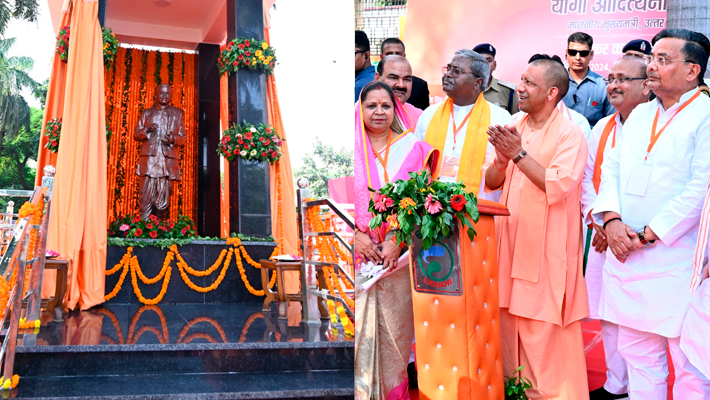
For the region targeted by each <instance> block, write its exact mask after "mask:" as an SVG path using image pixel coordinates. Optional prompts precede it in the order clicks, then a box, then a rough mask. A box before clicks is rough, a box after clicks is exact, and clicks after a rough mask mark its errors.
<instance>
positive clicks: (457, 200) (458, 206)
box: [451, 194, 466, 211]
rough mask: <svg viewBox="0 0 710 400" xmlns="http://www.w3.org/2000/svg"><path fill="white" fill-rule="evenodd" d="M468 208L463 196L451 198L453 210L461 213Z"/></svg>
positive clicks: (458, 195)
mask: <svg viewBox="0 0 710 400" xmlns="http://www.w3.org/2000/svg"><path fill="white" fill-rule="evenodd" d="M465 206H466V198H465V197H463V195H462V194H457V195H455V196H453V197H452V198H451V208H453V209H454V210H456V211H461V210H463V208H464V207H465Z"/></svg>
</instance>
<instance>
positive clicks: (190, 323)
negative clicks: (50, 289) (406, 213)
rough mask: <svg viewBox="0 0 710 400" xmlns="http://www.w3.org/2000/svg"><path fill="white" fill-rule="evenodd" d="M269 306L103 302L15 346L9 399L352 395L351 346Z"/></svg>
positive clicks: (334, 399)
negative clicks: (265, 309)
mask: <svg viewBox="0 0 710 400" xmlns="http://www.w3.org/2000/svg"><path fill="white" fill-rule="evenodd" d="M276 307H277V305H276V304H274V305H273V307H272V310H271V312H262V311H261V305H260V304H249V303H245V304H176V305H167V304H161V305H158V306H141V307H137V306H136V305H132V304H108V305H105V306H100V307H95V308H92V309H90V310H87V311H74V312H71V313H69V314H68V315H66V318H65V320H64V321H63V322H61V323H49V324H48V325H47V326H43V327H42V330H41V331H40V333H39V335H38V336H37V340H36V342H37V345H36V346H18V348H17V354H16V356H15V373H17V374H19V375H20V376H21V377H22V379H21V381H20V385H18V387H17V388H16V389H14V390H13V393H14V395H15V398H31V399H50V398H56V399H67V398H76V399H89V398H90V399H293V400H295V399H332V400H343V399H351V398H353V395H354V391H353V384H354V376H353V372H354V364H353V360H354V352H355V349H354V343H353V341H352V340H351V339H347V340H346V338H345V337H344V336H343V334H342V331H340V332H339V334H334V332H333V331H332V328H331V327H330V326H329V325H328V322H324V323H323V324H322V325H321V326H315V327H307V326H304V325H303V324H301V323H300V316H299V314H298V311H299V310H298V309H299V308H300V305H299V304H297V303H292V304H291V308H292V310H291V311H295V312H291V313H289V314H290V315H291V317H292V318H291V320H290V321H286V320H279V319H278V317H277V315H278V314H277V312H276Z"/></svg>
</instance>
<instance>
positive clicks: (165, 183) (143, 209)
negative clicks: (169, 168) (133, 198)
mask: <svg viewBox="0 0 710 400" xmlns="http://www.w3.org/2000/svg"><path fill="white" fill-rule="evenodd" d="M138 185H139V187H140V192H139V201H140V214H141V218H143V219H144V220H146V221H147V220H148V218H150V215H151V214H153V215H155V216H156V217H157V218H158V220H163V219H165V210H167V209H168V206H169V205H170V195H171V194H172V193H173V182H172V181H171V180H170V179H169V178H168V177H167V176H163V177H160V178H153V177H152V176H147V175H143V176H141V177H140V179H139V181H138Z"/></svg>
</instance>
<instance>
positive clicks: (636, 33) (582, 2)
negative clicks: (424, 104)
mask: <svg viewBox="0 0 710 400" xmlns="http://www.w3.org/2000/svg"><path fill="white" fill-rule="evenodd" d="M666 5H667V0H526V1H519V0H491V1H487V2H480V1H476V2H472V1H468V0H451V1H448V2H444V3H441V2H432V1H428V0H409V2H408V5H407V21H406V29H405V32H404V37H403V38H402V40H403V41H404V43H405V44H406V48H407V58H408V59H409V61H410V62H411V64H412V69H413V72H414V75H416V76H418V77H420V78H422V79H424V80H426V81H427V82H428V83H429V90H430V95H431V97H432V99H431V100H432V102H433V103H434V102H439V101H441V100H443V97H444V96H445V94H444V93H443V92H442V91H441V77H442V73H441V67H442V66H444V65H446V64H448V63H449V61H451V58H452V57H453V54H454V52H455V51H456V50H458V49H462V48H467V49H472V48H473V47H474V46H476V45H477V44H479V43H490V44H492V45H493V46H494V47H495V48H496V50H497V54H496V61H497V63H498V67H497V69H496V71H495V72H494V73H493V76H494V77H496V78H498V79H501V80H504V81H507V82H511V83H514V84H517V83H518V81H519V80H520V74H521V73H522V72H523V70H524V69H525V66H526V65H527V61H528V59H529V58H530V57H531V56H532V55H533V54H536V53H544V54H549V55H554V54H556V55H558V56H560V57H561V58H562V60H563V61H565V50H566V48H567V37H568V36H569V35H570V34H572V33H574V32H577V31H582V32H585V33H588V34H590V35H591V36H592V37H593V38H594V47H593V50H594V58H593V60H592V62H591V63H590V68H591V69H592V70H593V71H595V72H597V73H599V74H601V75H602V76H606V75H607V74H608V72H609V68H611V66H612V64H613V63H614V61H616V60H617V59H618V58H620V57H621V56H622V54H621V49H622V48H623V47H624V45H625V44H626V43H628V42H629V41H631V40H634V39H646V40H648V41H649V42H650V41H651V39H652V38H653V36H654V35H655V34H656V33H658V32H660V31H661V30H662V29H664V28H665V27H666V24H665V22H666Z"/></svg>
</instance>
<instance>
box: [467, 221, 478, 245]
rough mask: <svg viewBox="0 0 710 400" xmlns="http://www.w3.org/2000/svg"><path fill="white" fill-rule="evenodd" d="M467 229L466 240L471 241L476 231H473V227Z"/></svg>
mask: <svg viewBox="0 0 710 400" xmlns="http://www.w3.org/2000/svg"><path fill="white" fill-rule="evenodd" d="M467 221H468V220H467ZM467 231H468V240H470V241H472V242H473V238H475V237H476V231H474V230H473V228H468V230H467Z"/></svg>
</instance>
